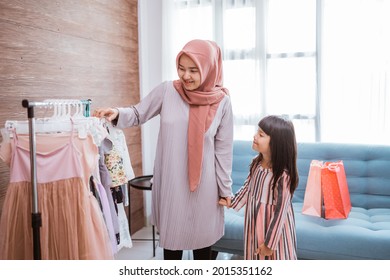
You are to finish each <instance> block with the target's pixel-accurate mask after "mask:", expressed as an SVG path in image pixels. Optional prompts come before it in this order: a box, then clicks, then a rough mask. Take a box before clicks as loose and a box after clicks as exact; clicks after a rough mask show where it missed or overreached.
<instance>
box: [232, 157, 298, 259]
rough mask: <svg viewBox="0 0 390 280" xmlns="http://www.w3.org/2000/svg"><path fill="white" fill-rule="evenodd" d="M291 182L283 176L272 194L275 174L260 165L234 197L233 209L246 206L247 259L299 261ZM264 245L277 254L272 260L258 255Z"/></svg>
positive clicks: (245, 253)
mask: <svg viewBox="0 0 390 280" xmlns="http://www.w3.org/2000/svg"><path fill="white" fill-rule="evenodd" d="M288 179H289V176H288V174H287V173H286V172H284V173H283V175H282V177H281V178H280V179H279V180H278V182H277V185H276V188H275V189H274V190H272V188H271V185H270V183H271V180H272V170H271V169H265V168H263V167H262V166H261V165H259V166H258V167H256V169H255V171H254V172H253V174H252V176H251V177H248V178H247V180H246V181H245V184H244V186H243V187H241V189H240V190H239V191H238V192H237V193H236V194H235V196H234V199H233V201H232V207H233V208H234V209H235V210H237V211H238V210H239V209H240V208H242V207H243V206H244V205H246V209H245V229H244V236H245V238H244V240H245V245H244V255H245V259H247V260H262V259H266V260H295V259H297V253H296V251H297V249H296V248H297V246H296V244H297V242H296V232H295V219H294V210H293V208H292V204H291V199H292V196H291V194H290V190H289V185H288ZM262 243H265V245H266V246H267V247H268V248H271V249H272V250H274V253H273V255H272V256H270V257H265V258H264V257H262V256H260V255H257V254H256V250H257V248H258V247H259V246H260V245H261V244H262Z"/></svg>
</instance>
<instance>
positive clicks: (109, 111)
mask: <svg viewBox="0 0 390 280" xmlns="http://www.w3.org/2000/svg"><path fill="white" fill-rule="evenodd" d="M118 115H119V111H118V109H116V108H97V109H95V110H94V111H93V113H92V116H93V117H97V118H106V120H107V121H109V122H110V121H112V120H115V119H116V118H117V117H118Z"/></svg>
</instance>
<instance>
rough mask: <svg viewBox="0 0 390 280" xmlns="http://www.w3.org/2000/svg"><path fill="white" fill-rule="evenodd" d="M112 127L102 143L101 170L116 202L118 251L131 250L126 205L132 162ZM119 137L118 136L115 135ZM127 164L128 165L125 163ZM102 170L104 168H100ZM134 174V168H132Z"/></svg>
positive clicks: (103, 180)
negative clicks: (118, 142) (118, 141)
mask: <svg viewBox="0 0 390 280" xmlns="http://www.w3.org/2000/svg"><path fill="white" fill-rule="evenodd" d="M111 128H112V127H107V130H108V135H107V137H106V138H105V139H104V140H103V141H102V143H101V146H100V147H99V149H100V155H101V157H102V159H101V160H102V161H103V163H104V169H103V170H101V173H100V174H101V177H103V178H102V182H105V184H106V185H109V187H110V190H111V195H112V198H113V200H114V204H115V210H116V213H117V217H118V226H119V228H118V229H119V233H118V234H117V242H118V250H120V249H121V248H123V247H127V248H131V247H132V246H133V244H132V240H131V236H130V231H129V227H128V220H127V216H126V213H125V210H124V206H125V203H126V197H127V192H124V191H123V190H127V183H128V181H129V180H130V179H129V178H128V174H129V172H128V169H126V166H127V167H128V166H129V165H130V168H131V162H130V158H129V154H128V153H127V159H126V154H123V153H122V152H123V149H121V147H120V146H118V145H117V144H116V143H117V139H118V138H117V137H115V138H113V137H112V135H113V134H112V133H113V132H112V131H113V129H111ZM114 135H116V136H117V134H114ZM125 162H127V164H128V165H125V164H124V163H125ZM100 168H102V167H100ZM126 170H127V171H126ZM131 172H132V168H131ZM130 176H134V173H130ZM108 177H109V178H108Z"/></svg>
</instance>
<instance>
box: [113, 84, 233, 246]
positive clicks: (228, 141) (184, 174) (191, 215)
mask: <svg viewBox="0 0 390 280" xmlns="http://www.w3.org/2000/svg"><path fill="white" fill-rule="evenodd" d="M118 109H119V119H118V123H117V126H118V127H120V128H121V127H122V128H124V127H129V126H135V125H139V124H143V123H145V122H146V121H148V120H149V119H151V118H153V117H154V116H156V115H160V131H159V135H158V143H157V151H156V158H155V162H154V172H153V190H152V223H153V224H154V225H155V226H156V227H157V229H158V231H159V233H160V246H161V247H162V248H165V249H169V250H193V249H200V248H204V247H208V246H211V245H213V244H214V243H215V242H216V241H217V240H218V239H220V238H221V237H222V235H223V234H224V209H223V207H222V206H219V205H218V199H219V197H220V196H222V197H226V196H231V195H232V191H231V184H232V180H231V177H230V175H231V169H232V150H233V112H232V107H231V103H230V98H229V97H228V96H225V97H224V99H223V100H222V101H221V103H220V104H219V106H218V110H217V113H216V115H215V118H214V120H213V122H212V124H211V126H210V128H209V129H208V130H207V132H206V133H205V136H204V152H203V165H202V177H201V181H200V185H199V187H198V188H197V190H196V191H194V192H191V191H190V189H189V185H188V171H187V159H188V157H187V132H188V118H189V105H188V104H187V103H186V102H184V101H183V99H182V98H181V97H180V95H179V94H178V92H177V91H176V89H175V88H174V87H173V83H172V82H171V81H170V82H164V83H162V84H160V85H159V86H157V87H156V88H155V89H153V90H152V91H151V92H150V93H149V94H148V95H147V96H146V97H145V98H144V99H143V100H142V101H141V102H140V103H139V104H137V105H135V106H133V107H129V108H118Z"/></svg>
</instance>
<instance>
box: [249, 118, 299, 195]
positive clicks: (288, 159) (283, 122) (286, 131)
mask: <svg viewBox="0 0 390 280" xmlns="http://www.w3.org/2000/svg"><path fill="white" fill-rule="evenodd" d="M258 125H259V128H261V129H262V130H263V131H264V132H265V133H266V134H267V135H268V136H270V142H269V146H270V149H271V164H272V173H273V177H272V181H271V184H272V188H275V186H276V183H277V181H278V179H279V178H280V177H281V176H282V174H283V171H286V172H287V174H288V175H289V176H290V182H289V183H290V193H291V194H293V193H294V191H295V189H296V188H297V186H298V181H299V176H298V169H297V142H296V139H295V130H294V125H293V123H292V122H291V121H290V120H288V119H286V118H283V117H280V116H275V115H270V116H266V117H264V118H263V119H261V120H260V122H259V124H258ZM262 159H263V155H262V154H261V153H259V155H258V156H256V157H255V158H254V159H253V160H252V163H251V164H250V172H249V176H251V175H252V174H253V172H254V170H255V168H256V166H257V165H258V164H259V163H260V162H261V160H262Z"/></svg>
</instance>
